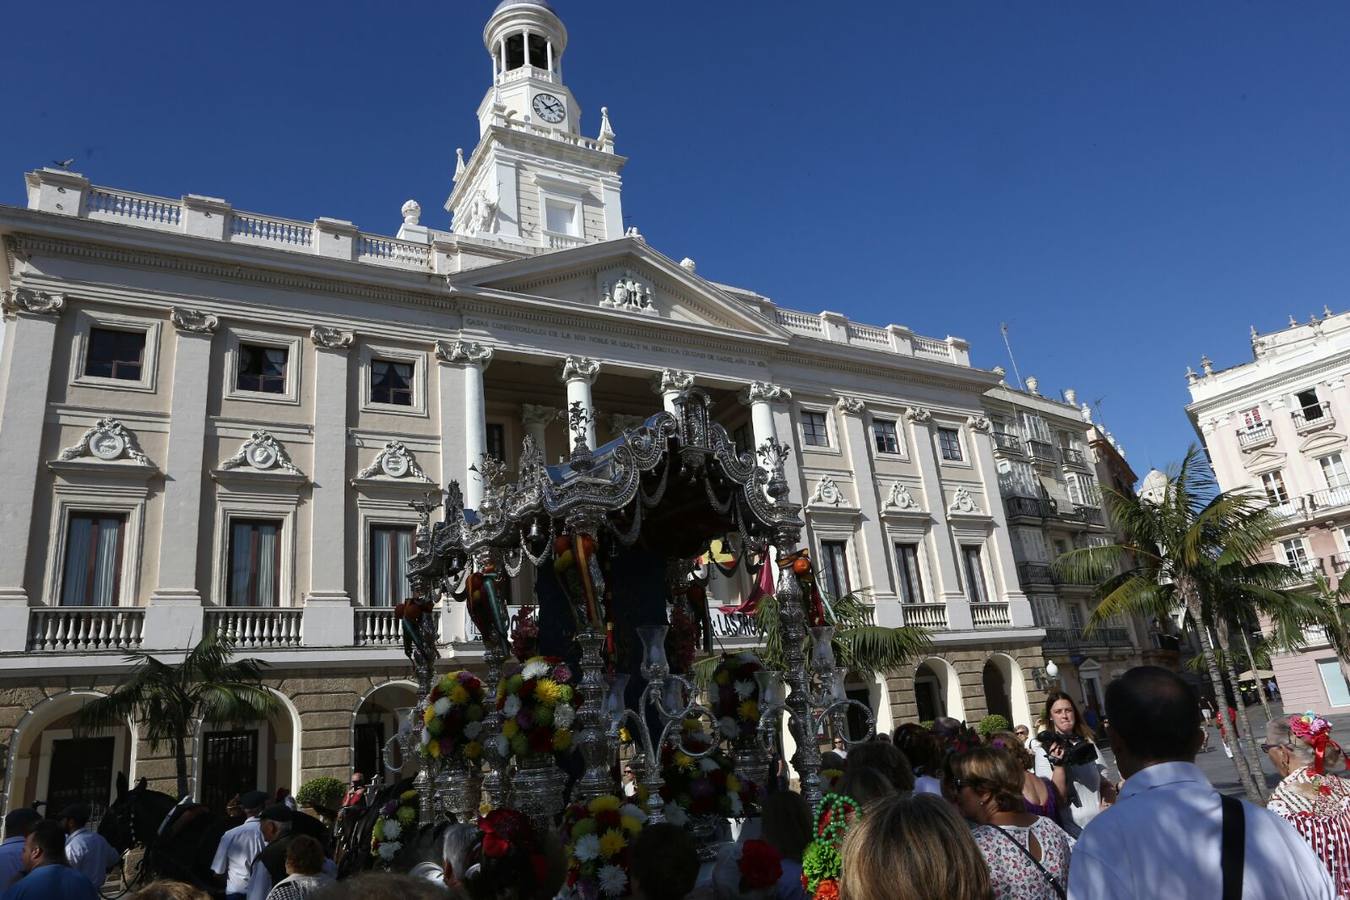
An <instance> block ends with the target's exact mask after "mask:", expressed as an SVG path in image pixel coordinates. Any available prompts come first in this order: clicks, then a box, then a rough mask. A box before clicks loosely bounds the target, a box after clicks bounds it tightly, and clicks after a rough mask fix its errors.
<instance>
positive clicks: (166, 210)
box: [85, 188, 183, 230]
mask: <svg viewBox="0 0 1350 900" xmlns="http://www.w3.org/2000/svg"><path fill="white" fill-rule="evenodd" d="M85 210H86V213H87V215H88V216H89V218H91V219H130V220H132V221H134V222H135V223H136V224H137V225H142V226H146V227H149V228H163V229H173V230H177V228H178V225H179V222H181V221H182V218H183V204H181V203H177V202H175V201H173V200H166V199H164V198H162V197H147V196H145V195H143V194H129V193H127V192H125V191H109V190H105V189H103V188H91V189H90V191H89V198H88V200H86V201H85Z"/></svg>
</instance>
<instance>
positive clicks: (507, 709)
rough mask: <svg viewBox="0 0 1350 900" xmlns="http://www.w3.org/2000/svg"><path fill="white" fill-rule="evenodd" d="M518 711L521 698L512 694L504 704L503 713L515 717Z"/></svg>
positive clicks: (510, 717)
mask: <svg viewBox="0 0 1350 900" xmlns="http://www.w3.org/2000/svg"><path fill="white" fill-rule="evenodd" d="M518 712H520V698H519V697H517V696H516V695H515V694H512V695H511V696H509V697H507V698H506V703H504V704H502V715H504V716H506V717H507V718H508V719H514V718H515V717H516V713H518Z"/></svg>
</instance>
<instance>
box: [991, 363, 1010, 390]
mask: <svg viewBox="0 0 1350 900" xmlns="http://www.w3.org/2000/svg"><path fill="white" fill-rule="evenodd" d="M990 371H991V372H993V373H994V374H995V375H997V376H998V383H999V384H1001V385H1003V386H1004V387H1007V386H1008V379H1007V378H1005V377H1004V376H1006V375H1007V374H1008V370H1007V369H1005V368H1003V367H1002V366H994V368H992V369H990Z"/></svg>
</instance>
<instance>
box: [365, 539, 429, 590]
mask: <svg viewBox="0 0 1350 900" xmlns="http://www.w3.org/2000/svg"><path fill="white" fill-rule="evenodd" d="M416 539H417V531H416V529H414V528H412V527H409V526H403V525H372V526H371V527H370V598H369V599H370V605H371V606H393V605H395V604H397V603H402V602H403V601H404V600H406V599H407V598H408V597H410V596H412V587H411V586H410V585H409V584H408V557H410V556H412V555H413V553H414V551H415V550H416Z"/></svg>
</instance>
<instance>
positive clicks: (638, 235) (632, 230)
mask: <svg viewBox="0 0 1350 900" xmlns="http://www.w3.org/2000/svg"><path fill="white" fill-rule="evenodd" d="M623 236H624V237H630V238H632V239H633V240H635V241H641V242H642V243H644V244H645V243H647V239H646V238H645V237H643V236H642V232H640V231H638V230H637V226H636V225H633V226H631V227H629V229H628V230H627V231H625V232H624V233H623Z"/></svg>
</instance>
